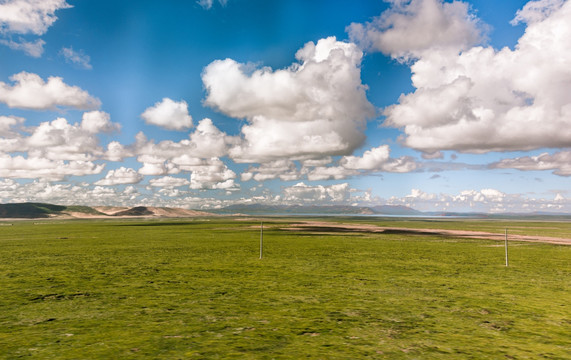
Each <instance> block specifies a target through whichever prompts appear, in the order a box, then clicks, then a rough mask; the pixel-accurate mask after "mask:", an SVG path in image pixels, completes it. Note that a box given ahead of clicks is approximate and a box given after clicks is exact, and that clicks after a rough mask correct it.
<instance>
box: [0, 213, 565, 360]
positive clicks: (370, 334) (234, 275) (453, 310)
mask: <svg viewBox="0 0 571 360" xmlns="http://www.w3.org/2000/svg"><path fill="white" fill-rule="evenodd" d="M292 221H295V220H292ZM330 221H334V220H333V219H330ZM344 221H348V220H347V219H344ZM356 221H357V220H356ZM358 221H364V220H358ZM366 222H367V223H376V224H379V225H384V226H404V227H406V226H408V227H417V228H423V227H424V228H426V227H429V226H432V225H434V222H429V221H425V222H424V223H423V222H422V221H418V222H414V221H402V222H399V221H392V222H391V221H389V220H382V221H381V220H379V221H378V222H375V221H374V220H373V219H367V220H366ZM286 223H287V221H286V220H282V219H265V220H264V227H265V231H264V244H265V246H264V258H263V259H262V260H260V259H259V258H258V257H259V239H260V232H259V222H258V221H236V220H234V219H231V218H212V219H195V220H192V219H187V220H168V221H167V220H163V221H158V220H152V221H143V220H132V221H126V220H122V221H119V220H115V221H102V220H98V221H67V222H62V221H55V220H54V221H43V222H38V223H37V224H36V223H34V222H32V221H22V222H15V223H14V225H13V226H4V225H3V223H0V225H2V226H0V259H1V260H0V291H1V293H0V310H1V311H0V357H1V358H5V359H17V358H27V357H32V358H42V359H45V358H52V359H94V358H102V359H108V358H116V359H124V358H150V359H156V358H166V359H186V358H190V359H192V358H196V359H204V358H212V359H227V358H235V359H249V358H250V359H272V358H276V359H280V358H282V359H286V358H291V359H299V358H313V359H360V358H371V359H376V358H378V359H442V358H444V359H486V358H487V359H541V358H545V359H570V358H571V246H557V245H548V244H539V243H517V242H513V243H511V244H510V267H509V268H506V267H505V264H504V248H503V243H498V242H494V241H488V240H474V239H460V238H452V237H438V236H425V235H410V234H409V235H407V234H390V235H388V234H373V233H366V232H346V233H343V232H340V233H320V232H310V231H291V230H285V229H283V226H284V225H285V224H286ZM4 224H5V223H4ZM431 224H432V225H431ZM437 225H438V226H441V227H443V228H453V227H455V226H456V227H457V228H468V227H469V230H483V231H488V230H489V228H490V227H494V226H496V227H497V226H499V230H498V231H501V229H503V228H505V227H506V226H507V225H511V227H512V228H516V227H517V229H518V231H519V232H520V233H521V234H526V233H529V234H533V233H534V232H536V231H538V228H546V229H547V228H548V229H550V230H549V231H551V232H552V233H551V234H545V235H546V236H556V235H557V234H559V235H560V236H563V237H570V232H569V229H570V227H569V224H568V223H555V222H552V223H547V222H545V223H523V222H522V223H517V224H513V223H509V224H508V223H501V224H499V225H498V224H497V223H493V222H491V223H490V222H486V221H481V222H480V223H479V225H478V223H476V222H469V221H464V222H462V221H456V222H450V223H448V222H440V223H439V224H437ZM434 226H436V225H434ZM480 226H484V227H488V229H480V228H479V227H480Z"/></svg>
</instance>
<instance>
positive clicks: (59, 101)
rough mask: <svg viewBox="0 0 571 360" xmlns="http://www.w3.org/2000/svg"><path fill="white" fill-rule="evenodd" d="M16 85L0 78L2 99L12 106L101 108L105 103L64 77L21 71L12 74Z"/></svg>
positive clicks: (42, 108)
mask: <svg viewBox="0 0 571 360" xmlns="http://www.w3.org/2000/svg"><path fill="white" fill-rule="evenodd" d="M10 80H11V81H12V82H14V85H9V84H6V83H4V82H1V81H0V102H3V103H5V104H6V105H8V106H9V107H11V108H20V109H32V110H54V109H57V108H60V107H71V108H75V109H80V110H91V109H96V108H98V107H99V106H100V105H101V103H100V101H99V100H98V99H96V98H94V97H92V96H91V95H89V93H88V92H87V91H85V90H82V89H81V88H79V87H77V86H70V85H67V84H66V83H64V82H63V79H62V78H60V77H55V76H51V77H49V78H48V80H47V81H44V80H43V79H42V78H41V77H40V76H39V75H36V74H33V73H28V72H25V71H23V72H20V73H18V74H15V75H12V76H11V77H10Z"/></svg>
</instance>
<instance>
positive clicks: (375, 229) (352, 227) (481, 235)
mask: <svg viewBox="0 0 571 360" xmlns="http://www.w3.org/2000/svg"><path fill="white" fill-rule="evenodd" d="M283 229H285V230H302V231H315V232H367V233H385V234H412V235H440V236H450V237H462V238H470V239H486V240H502V241H503V240H504V239H505V234H494V233H489V232H484V231H468V230H446V229H411V228H399V227H381V226H375V225H370V224H342V223H328V222H319V221H303V222H299V223H296V224H292V225H291V226H289V227H285V228H283ZM508 240H511V241H528V242H540V243H548V244H558V245H571V239H565V238H557V237H549V236H529V235H515V234H508Z"/></svg>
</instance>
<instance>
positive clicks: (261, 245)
mask: <svg viewBox="0 0 571 360" xmlns="http://www.w3.org/2000/svg"><path fill="white" fill-rule="evenodd" d="M263 255H264V223H263V222H261V223H260V259H261V258H262V256H263Z"/></svg>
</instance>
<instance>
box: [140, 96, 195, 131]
mask: <svg viewBox="0 0 571 360" xmlns="http://www.w3.org/2000/svg"><path fill="white" fill-rule="evenodd" d="M141 117H142V118H143V120H145V122H146V123H147V124H153V125H157V126H160V127H163V128H165V129H169V130H184V129H188V128H191V127H192V117H191V116H190V115H189V114H188V104H187V103H186V101H184V100H183V101H178V102H177V101H173V100H171V99H169V98H164V99H163V100H162V101H160V102H158V103H156V104H155V105H153V106H151V107H150V108H148V109H147V110H145V112H143V113H142V114H141Z"/></svg>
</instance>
